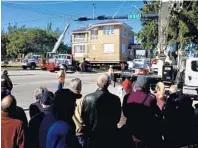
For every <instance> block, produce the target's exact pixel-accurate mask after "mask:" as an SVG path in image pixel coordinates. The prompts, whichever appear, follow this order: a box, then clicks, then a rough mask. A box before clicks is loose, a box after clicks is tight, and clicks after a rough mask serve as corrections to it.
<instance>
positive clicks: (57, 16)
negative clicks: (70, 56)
mask: <svg viewBox="0 0 198 148" xmlns="http://www.w3.org/2000/svg"><path fill="white" fill-rule="evenodd" d="M8 3H9V4H10V2H7V4H8ZM3 4H4V3H3ZM4 6H8V7H9V6H11V7H15V8H18V9H22V10H24V11H31V12H35V13H42V14H46V12H42V11H35V10H33V11H32V10H31V9H27V8H25V9H24V7H20V6H18V5H15V4H14V5H13V4H12V5H4ZM131 7H134V6H127V7H120V9H124V8H131ZM116 9H117V8H111V9H102V10H109V11H110V10H116ZM44 11H46V10H44ZM50 13H51V12H50ZM82 14H89V12H86V13H77V14H72V15H68V14H62V16H59V15H55V17H50V18H46V19H43V18H39V19H33V20H26V21H19V22H10V23H6V24H2V25H3V26H5V25H9V24H20V23H25V22H27V23H28V22H34V21H38V20H47V19H55V18H61V19H62V18H63V17H65V16H68V17H70V21H72V20H71V17H74V16H77V15H82ZM49 15H50V16H51V14H49Z"/></svg>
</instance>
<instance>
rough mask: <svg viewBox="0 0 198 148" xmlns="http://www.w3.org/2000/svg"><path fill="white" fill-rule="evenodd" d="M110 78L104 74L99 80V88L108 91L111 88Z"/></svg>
mask: <svg viewBox="0 0 198 148" xmlns="http://www.w3.org/2000/svg"><path fill="white" fill-rule="evenodd" d="M109 83H110V82H109V76H108V75H107V74H102V75H100V76H99V77H98V79H97V86H98V87H99V88H101V89H106V88H108V86H109Z"/></svg>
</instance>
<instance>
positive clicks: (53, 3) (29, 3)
mask: <svg viewBox="0 0 198 148" xmlns="http://www.w3.org/2000/svg"><path fill="white" fill-rule="evenodd" d="M73 1H78V0H72V1H71V0H68V1H62V2H51V3H48V2H47V3H45V2H42V3H36V1H32V2H34V3H31V2H26V3H21V2H20V3H15V2H9V3H12V4H20V5H55V4H62V3H69V2H73ZM3 2H5V1H3Z"/></svg>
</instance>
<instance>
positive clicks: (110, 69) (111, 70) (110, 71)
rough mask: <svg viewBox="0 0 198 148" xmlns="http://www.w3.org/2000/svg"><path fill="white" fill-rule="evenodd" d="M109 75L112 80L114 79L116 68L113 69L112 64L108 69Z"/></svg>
mask: <svg viewBox="0 0 198 148" xmlns="http://www.w3.org/2000/svg"><path fill="white" fill-rule="evenodd" d="M107 73H108V75H109V79H110V82H111V81H112V80H113V73H114V70H113V66H112V65H110V66H109V69H108V72H107Z"/></svg>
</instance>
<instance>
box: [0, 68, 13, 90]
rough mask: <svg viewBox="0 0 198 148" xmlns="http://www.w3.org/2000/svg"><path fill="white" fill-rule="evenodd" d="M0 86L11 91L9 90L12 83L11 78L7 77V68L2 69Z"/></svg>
mask: <svg viewBox="0 0 198 148" xmlns="http://www.w3.org/2000/svg"><path fill="white" fill-rule="evenodd" d="M1 87H5V88H6V89H8V90H9V91H10V92H11V90H12V88H13V84H12V81H11V79H10V78H9V75H8V71H7V70H3V71H2V74H1Z"/></svg>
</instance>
